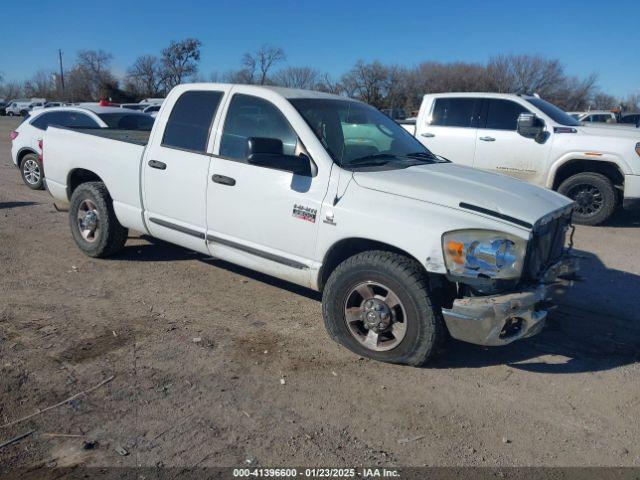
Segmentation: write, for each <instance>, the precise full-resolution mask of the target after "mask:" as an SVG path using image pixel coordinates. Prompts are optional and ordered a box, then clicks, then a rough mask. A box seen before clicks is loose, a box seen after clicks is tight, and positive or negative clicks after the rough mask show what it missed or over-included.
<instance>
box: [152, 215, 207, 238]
mask: <svg viewBox="0 0 640 480" xmlns="http://www.w3.org/2000/svg"><path fill="white" fill-rule="evenodd" d="M149 221H150V222H152V223H155V224H156V225H160V226H161V227H166V228H170V229H172V230H176V231H178V232H180V233H186V234H187V235H191V236H192V237H197V238H201V239H202V240H204V239H205V238H206V237H205V234H204V233H203V232H198V231H197V230H191V229H190V228H187V227H182V226H180V225H176V224H175V223H171V222H165V221H164V220H160V219H159V218H153V217H150V218H149Z"/></svg>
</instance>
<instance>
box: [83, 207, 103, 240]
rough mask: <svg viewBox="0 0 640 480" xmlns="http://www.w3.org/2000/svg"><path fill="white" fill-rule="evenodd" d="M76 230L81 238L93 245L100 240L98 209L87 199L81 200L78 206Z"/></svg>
mask: <svg viewBox="0 0 640 480" xmlns="http://www.w3.org/2000/svg"><path fill="white" fill-rule="evenodd" d="M77 223H78V230H79V232H80V235H81V236H82V238H83V239H84V240H85V241H87V242H89V243H94V242H96V241H97V240H98V239H99V238H100V230H101V229H100V215H99V213H98V207H96V204H95V203H93V202H92V201H91V200H89V199H85V200H82V202H80V205H79V206H78V214H77Z"/></svg>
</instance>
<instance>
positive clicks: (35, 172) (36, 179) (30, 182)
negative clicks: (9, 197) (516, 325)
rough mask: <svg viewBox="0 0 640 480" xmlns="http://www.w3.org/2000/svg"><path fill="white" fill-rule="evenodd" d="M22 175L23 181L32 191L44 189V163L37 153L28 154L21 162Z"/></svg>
mask: <svg viewBox="0 0 640 480" xmlns="http://www.w3.org/2000/svg"><path fill="white" fill-rule="evenodd" d="M20 175H21V176H22V181H23V182H24V183H25V185H26V186H27V187H29V188H30V189H32V190H43V189H44V170H43V168H42V163H40V160H39V159H38V155H36V154H35V153H27V154H26V155H25V156H24V157H22V160H20Z"/></svg>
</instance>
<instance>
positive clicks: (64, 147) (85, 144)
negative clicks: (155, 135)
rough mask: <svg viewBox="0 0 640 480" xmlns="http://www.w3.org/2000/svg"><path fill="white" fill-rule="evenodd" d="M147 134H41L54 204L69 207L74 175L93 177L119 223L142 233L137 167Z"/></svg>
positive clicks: (78, 131)
mask: <svg viewBox="0 0 640 480" xmlns="http://www.w3.org/2000/svg"><path fill="white" fill-rule="evenodd" d="M149 137H150V132H141V131H130V130H111V129H106V128H104V129H102V128H83V129H77V128H73V129H71V128H60V127H55V126H50V127H49V128H47V130H46V131H45V132H44V138H43V144H42V153H43V166H44V169H45V177H46V182H47V189H48V190H49V193H51V195H52V196H53V198H54V200H55V202H56V204H57V205H58V206H60V207H65V206H66V205H67V204H68V203H69V200H70V199H69V191H68V188H67V187H68V184H69V182H70V181H71V180H70V179H71V176H72V175H73V174H74V172H78V171H80V172H83V173H82V174H84V175H87V174H91V175H95V176H96V177H98V178H99V179H100V180H101V181H102V182H104V184H105V185H106V186H107V188H108V189H109V194H110V195H111V198H112V199H113V208H114V210H115V213H116V216H117V217H118V220H120V223H122V224H123V225H127V226H129V227H131V228H137V229H142V230H141V231H144V225H143V224H142V222H141V218H142V217H141V212H142V201H141V195H140V165H141V161H142V157H143V155H144V150H145V148H146V144H147V142H148V141H149Z"/></svg>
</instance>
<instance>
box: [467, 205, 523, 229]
mask: <svg viewBox="0 0 640 480" xmlns="http://www.w3.org/2000/svg"><path fill="white" fill-rule="evenodd" d="M460 208H466V209H467V210H473V211H474V212H478V213H484V214H485V215H490V216H492V217H496V218H499V219H501V220H506V221H507V222H511V223H515V224H516V225H520V226H522V227H526V228H533V225H532V224H530V223H529V222H525V221H524V220H520V219H519V218H515V217H511V216H509V215H505V214H504V213H499V212H494V211H493V210H489V209H488V208H482V207H478V206H477V205H471V204H470V203H464V202H460Z"/></svg>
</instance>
